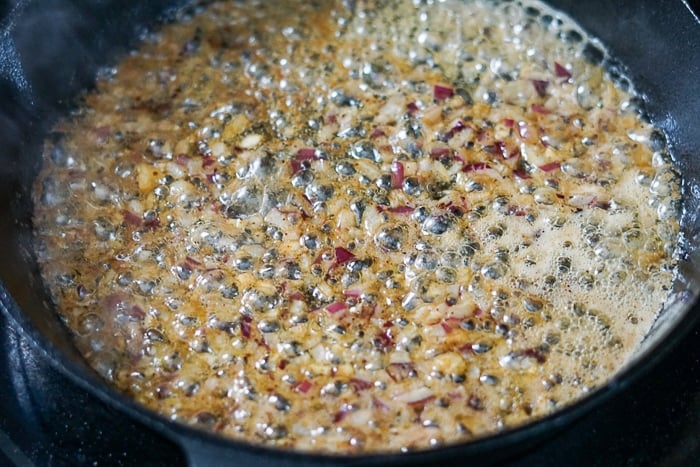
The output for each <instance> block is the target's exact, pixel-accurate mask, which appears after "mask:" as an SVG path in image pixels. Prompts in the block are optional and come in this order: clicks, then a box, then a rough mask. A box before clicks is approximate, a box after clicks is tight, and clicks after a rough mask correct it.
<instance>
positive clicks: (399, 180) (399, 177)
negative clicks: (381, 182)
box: [391, 160, 405, 188]
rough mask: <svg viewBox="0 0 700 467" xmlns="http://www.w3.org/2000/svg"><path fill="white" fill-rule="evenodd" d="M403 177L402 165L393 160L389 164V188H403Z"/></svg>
mask: <svg viewBox="0 0 700 467" xmlns="http://www.w3.org/2000/svg"><path fill="white" fill-rule="evenodd" d="M404 178H405V175H404V167H403V163H402V162H401V161H399V160H394V162H392V163H391V187H392V188H401V187H402V186H403V181H404Z"/></svg>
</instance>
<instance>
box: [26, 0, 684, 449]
mask: <svg viewBox="0 0 700 467" xmlns="http://www.w3.org/2000/svg"><path fill="white" fill-rule="evenodd" d="M604 57H605V51H604V50H603V49H601V48H600V47H599V45H598V44H597V43H596V42H595V41H593V40H590V39H589V38H587V37H586V36H585V34H583V32H582V31H581V30H580V29H579V28H578V27H577V26H576V25H575V24H573V23H572V22H571V21H570V20H568V19H567V18H565V17H563V16H561V15H560V14H558V13H556V12H553V11H551V10H549V9H548V8H546V7H544V6H542V5H539V4H535V3H529V2H528V3H527V4H526V5H521V4H519V3H517V2H487V1H470V2H461V1H460V2H457V1H445V2H437V3H432V2H428V3H426V4H414V3H411V2H404V1H391V2H381V3H375V2H357V3H356V4H352V6H348V5H343V4H341V3H340V2H322V3H319V4H315V3H314V2H283V3H280V4H275V5H274V6H272V5H271V4H269V3H266V2H257V3H256V2H246V3H245V4H235V3H226V2H215V3H212V4H211V5H207V6H206V7H203V8H201V11H199V12H198V13H197V14H196V15H194V16H192V17H189V16H185V15H183V17H182V18H180V21H179V22H175V23H174V24H171V25H167V26H165V27H164V28H163V29H162V30H161V31H159V32H157V33H155V34H153V35H151V36H149V37H148V38H146V39H145V41H144V43H143V44H142V45H141V47H140V48H139V50H138V51H136V52H134V53H133V54H130V55H129V56H127V57H125V58H123V59H122V61H121V62H120V63H119V64H118V65H117V66H116V67H115V68H114V69H112V70H111V71H110V72H109V73H104V74H103V77H102V78H101V79H100V81H99V82H98V89H97V91H96V92H93V93H89V94H87V95H86V96H85V104H84V106H83V107H81V109H80V112H79V114H78V116H77V117H76V118H74V119H72V120H66V121H64V122H62V123H60V124H59V125H58V126H57V128H56V132H57V133H59V134H61V135H62V136H61V137H60V138H55V139H54V140H52V141H50V142H47V144H46V162H45V165H44V168H43V170H42V173H41V175H40V177H39V179H38V181H37V183H36V189H35V193H36V201H37V210H36V212H35V218H36V225H37V237H38V250H37V252H38V257H39V259H40V263H41V264H42V272H43V275H44V278H45V280H46V282H47V285H48V286H49V288H50V289H51V291H52V293H53V296H54V299H55V301H56V303H57V306H58V309H59V311H60V313H61V315H62V316H63V317H64V319H65V320H66V322H67V323H68V325H69V326H70V327H71V328H72V329H74V330H75V331H76V342H77V344H78V346H79V347H80V349H81V351H82V352H83V353H84V355H85V357H86V358H87V360H88V361H89V362H90V363H91V364H92V365H93V367H95V369H96V370H97V371H98V372H100V373H101V374H102V375H103V376H104V377H105V378H107V379H108V380H109V381H111V382H112V383H113V384H114V385H115V386H116V387H117V388H119V389H120V390H122V391H124V392H125V393H127V394H129V395H130V396H131V397H134V398H135V399H136V400H138V401H140V402H141V403H143V404H145V405H147V406H148V407H151V408H152V409H154V410H157V411H159V412H161V413H163V414H164V415H165V416H167V417H168V418H171V419H174V420H179V421H182V422H185V423H192V424H195V425H198V426H201V427H204V428H206V429H210V430H213V431H216V432H219V433H222V434H223V435H225V436H231V437H234V438H245V439H249V440H253V441H256V442H260V443H263V444H268V445H280V446H294V447H296V448H298V449H304V450H322V451H333V452H335V451H339V450H340V451H350V452H358V451H386V450H390V451H398V450H407V449H416V448H425V447H429V446H434V445H438V444H444V443H453V442H458V441H465V440H469V439H473V438H475V437H480V436H484V435H488V434H491V433H494V432H498V431H500V430H503V429H506V428H509V427H513V426H518V425H520V424H522V423H526V422H528V421H531V420H534V419H536V418H538V417H540V416H543V415H545V414H548V413H551V412H552V411H554V410H557V409H558V408H559V407H562V406H564V405H566V404H567V403H570V402H571V401H573V400H576V399H578V398H580V397H582V396H584V395H585V394H587V393H588V392H589V391H590V390H591V389H593V388H595V387H597V386H600V385H601V384H604V383H605V381H606V380H607V379H608V378H609V377H610V376H611V375H612V374H614V372H615V371H616V370H617V369H618V368H619V367H620V366H621V365H622V364H624V362H625V361H626V360H627V359H628V358H629V356H630V355H631V354H632V353H633V351H634V349H635V348H636V347H637V345H638V344H639V342H640V341H641V339H642V338H643V337H644V335H645V334H646V332H647V331H648V329H649V327H650V325H651V323H652V322H653V320H654V319H655V316H656V315H657V313H658V311H659V310H660V309H661V307H662V304H663V302H664V299H665V297H666V295H667V290H668V289H669V286H670V283H671V280H672V278H673V274H674V269H673V268H674V265H675V259H674V256H673V255H674V251H675V246H676V236H677V233H678V220H677V218H676V216H675V213H676V209H675V206H676V204H677V201H678V199H679V196H680V195H679V182H678V178H677V176H676V174H675V172H674V171H673V168H672V167H671V165H670V162H669V161H668V157H667V155H666V154H665V149H664V148H660V147H658V146H659V145H658V144H657V143H658V141H656V142H655V140H656V139H658V138H656V136H657V135H658V134H659V133H658V130H655V129H653V128H652V127H650V126H649V125H648V124H646V123H644V122H642V121H640V120H639V119H638V117H637V115H636V114H635V109H634V105H633V104H632V103H633V97H634V92H633V90H630V89H627V88H628V87H629V82H628V81H626V80H625V79H622V80H619V79H618V82H617V83H613V81H612V80H611V78H610V76H608V75H607V74H606V73H605V72H604V71H603V70H602V69H601V68H600V66H598V62H599V61H601V60H602V59H603V58H604ZM655 151H656V152H655Z"/></svg>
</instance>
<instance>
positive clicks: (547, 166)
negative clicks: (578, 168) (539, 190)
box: [539, 162, 561, 172]
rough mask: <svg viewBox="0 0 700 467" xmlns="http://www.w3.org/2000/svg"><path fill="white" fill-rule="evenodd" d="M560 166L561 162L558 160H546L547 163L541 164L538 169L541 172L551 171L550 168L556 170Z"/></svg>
mask: <svg viewBox="0 0 700 467" xmlns="http://www.w3.org/2000/svg"><path fill="white" fill-rule="evenodd" d="M560 166H561V163H559V162H548V163H547V164H543V165H541V166H539V169H540V170H541V171H543V172H551V171H552V170H556V169H558V168H559V167H560Z"/></svg>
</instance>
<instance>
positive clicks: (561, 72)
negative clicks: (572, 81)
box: [554, 62, 571, 79]
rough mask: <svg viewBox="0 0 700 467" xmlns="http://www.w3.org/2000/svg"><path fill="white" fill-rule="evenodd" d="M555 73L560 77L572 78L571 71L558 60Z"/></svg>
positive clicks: (555, 63) (555, 64)
mask: <svg viewBox="0 0 700 467" xmlns="http://www.w3.org/2000/svg"><path fill="white" fill-rule="evenodd" d="M554 74H555V75H557V77H559V78H566V79H569V78H571V72H570V71H569V70H567V69H566V67H564V65H562V64H560V63H558V62H554Z"/></svg>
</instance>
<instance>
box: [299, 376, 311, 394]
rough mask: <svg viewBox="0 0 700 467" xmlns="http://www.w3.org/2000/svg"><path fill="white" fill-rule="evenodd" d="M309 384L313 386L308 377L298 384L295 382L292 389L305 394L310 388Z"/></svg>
mask: <svg viewBox="0 0 700 467" xmlns="http://www.w3.org/2000/svg"><path fill="white" fill-rule="evenodd" d="M311 386H313V384H311V381H309V380H308V379H305V380H303V381H301V382H300V383H299V384H297V385H296V387H295V388H294V389H295V390H296V391H298V392H300V393H302V394H306V393H307V392H309V390H310V389H311Z"/></svg>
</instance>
